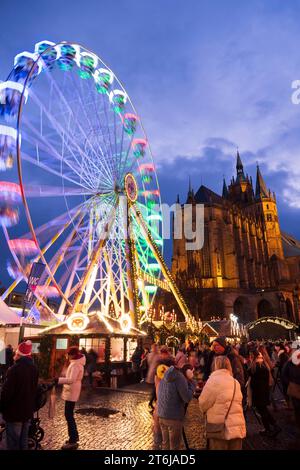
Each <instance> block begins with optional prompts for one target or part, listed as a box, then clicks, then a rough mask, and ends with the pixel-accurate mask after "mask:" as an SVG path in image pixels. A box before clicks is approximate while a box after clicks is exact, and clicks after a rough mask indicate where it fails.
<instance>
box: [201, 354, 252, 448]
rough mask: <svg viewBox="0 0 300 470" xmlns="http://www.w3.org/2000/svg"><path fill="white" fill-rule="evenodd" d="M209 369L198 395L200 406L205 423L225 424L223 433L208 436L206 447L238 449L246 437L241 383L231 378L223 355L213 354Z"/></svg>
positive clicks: (229, 366)
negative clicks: (210, 371)
mask: <svg viewBox="0 0 300 470" xmlns="http://www.w3.org/2000/svg"><path fill="white" fill-rule="evenodd" d="M212 369H213V372H212V374H211V375H210V377H209V379H208V381H207V382H206V384H205V386H204V388H203V390H202V393H201V395H200V397H199V406H200V409H201V411H202V412H203V413H206V418H207V423H209V424H213V425H215V424H217V425H221V424H224V429H223V430H222V432H223V436H219V437H218V438H215V437H214V438H209V439H208V445H209V449H210V450H241V449H242V439H243V438H244V437H245V436H246V423H245V418H244V413H243V407H242V399H243V396H242V392H241V387H240V384H239V382H238V381H237V380H235V379H234V378H233V375H232V368H231V364H230V361H229V359H228V358H227V357H226V356H216V357H215V359H214V363H213V368H212ZM219 427H220V426H219ZM221 428H222V426H221ZM222 432H221V434H222ZM208 437H209V436H208Z"/></svg>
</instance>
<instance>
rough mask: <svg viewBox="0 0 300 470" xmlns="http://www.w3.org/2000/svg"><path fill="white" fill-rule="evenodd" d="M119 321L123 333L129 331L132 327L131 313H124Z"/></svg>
mask: <svg viewBox="0 0 300 470" xmlns="http://www.w3.org/2000/svg"><path fill="white" fill-rule="evenodd" d="M119 322H120V327H121V330H122V331H123V333H125V334H126V333H129V331H130V330H131V327H132V320H131V318H130V315H129V314H128V313H123V314H122V315H121V317H120V318H119Z"/></svg>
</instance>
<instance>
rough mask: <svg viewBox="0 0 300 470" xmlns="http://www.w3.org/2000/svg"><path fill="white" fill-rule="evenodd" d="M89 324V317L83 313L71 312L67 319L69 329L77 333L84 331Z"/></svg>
mask: <svg viewBox="0 0 300 470" xmlns="http://www.w3.org/2000/svg"><path fill="white" fill-rule="evenodd" d="M88 324H89V318H88V316H87V315H86V314H83V313H73V314H72V315H70V317H69V318H68V320H67V325H68V328H69V330H70V331H72V332H76V333H79V332H81V331H84V330H85V329H86V327H87V326H88Z"/></svg>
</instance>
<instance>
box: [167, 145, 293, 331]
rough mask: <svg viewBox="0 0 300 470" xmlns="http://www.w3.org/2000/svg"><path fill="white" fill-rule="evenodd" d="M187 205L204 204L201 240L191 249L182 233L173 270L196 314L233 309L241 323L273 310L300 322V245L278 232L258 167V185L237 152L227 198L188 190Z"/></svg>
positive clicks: (222, 313)
mask: <svg viewBox="0 0 300 470" xmlns="http://www.w3.org/2000/svg"><path fill="white" fill-rule="evenodd" d="M186 203H187V204H192V206H193V213H194V212H195V211H194V208H195V207H196V204H203V205H204V245H203V247H202V248H201V249H200V250H196V251H187V250H186V243H185V241H186V240H185V239H184V238H183V239H173V257H172V273H173V275H174V277H175V279H176V281H177V284H178V287H179V288H180V289H181V291H182V293H183V294H184V296H185V298H186V300H187V302H188V304H189V305H190V308H191V311H192V312H193V313H194V315H195V316H196V317H197V318H201V319H202V320H209V319H210V318H211V317H220V318H225V317H228V316H229V314H230V313H234V314H236V315H237V316H238V317H239V318H240V320H241V321H242V322H244V323H247V322H249V321H252V320H255V319H256V318H259V317H263V316H269V315H274V316H280V317H284V318H286V319H289V320H291V321H293V322H296V323H298V322H299V320H300V312H299V294H300V290H299V284H300V243H299V242H298V241H297V240H295V239H294V238H293V237H291V236H290V235H287V234H286V233H284V232H282V231H281V229H280V224H279V220H278V214H277V204H276V197H275V194H274V193H271V191H270V190H269V189H267V186H266V184H265V181H264V179H263V177H262V174H261V171H260V169H259V167H258V166H257V174H256V184H255V188H254V186H253V183H252V178H251V177H250V178H249V177H248V175H246V174H245V172H244V167H243V164H242V161H241V157H240V155H239V152H237V163H236V177H235V178H232V180H231V182H230V185H229V186H227V184H226V182H225V180H224V182H223V193H222V196H219V195H218V194H216V193H215V192H213V191H211V190H210V189H208V188H207V187H205V186H201V187H200V188H199V189H198V191H197V192H196V193H194V191H193V190H192V189H191V187H190V188H189V192H188V197H187V201H186ZM179 207H180V209H179V210H181V212H182V214H180V217H183V207H184V206H183V205H181V206H179ZM177 212H178V211H177ZM177 216H178V214H177Z"/></svg>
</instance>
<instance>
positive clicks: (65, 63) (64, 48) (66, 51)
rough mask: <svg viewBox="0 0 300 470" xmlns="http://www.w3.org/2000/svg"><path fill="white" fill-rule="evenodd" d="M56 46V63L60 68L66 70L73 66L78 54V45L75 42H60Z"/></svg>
mask: <svg viewBox="0 0 300 470" xmlns="http://www.w3.org/2000/svg"><path fill="white" fill-rule="evenodd" d="M57 47H58V51H59V54H58V59H57V64H58V67H59V68H60V69H61V70H64V71H68V70H71V69H72V68H73V66H74V65H75V64H76V62H77V57H78V56H79V54H80V52H79V47H78V46H77V45H76V44H61V45H59V46H57Z"/></svg>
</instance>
